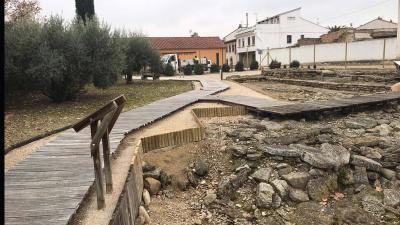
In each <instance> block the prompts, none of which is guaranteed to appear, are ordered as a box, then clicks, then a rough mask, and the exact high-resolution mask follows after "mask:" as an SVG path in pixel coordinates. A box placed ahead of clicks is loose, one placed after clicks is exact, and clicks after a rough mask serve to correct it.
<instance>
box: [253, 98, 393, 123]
mask: <svg viewBox="0 0 400 225" xmlns="http://www.w3.org/2000/svg"><path fill="white" fill-rule="evenodd" d="M388 103H396V104H400V93H395V92H391V93H387V94H376V95H368V96H355V97H351V98H342V99H332V100H326V101H315V102H312V103H297V104H291V105H280V106H272V107H261V108H257V109H255V110H254V111H256V112H258V113H259V114H261V115H263V116H269V117H275V118H311V119H318V117H319V116H323V115H329V114H334V113H339V114H340V113H344V114H345V113H349V112H357V111H363V110H366V109H368V108H377V107H380V106H383V105H385V104H388Z"/></svg>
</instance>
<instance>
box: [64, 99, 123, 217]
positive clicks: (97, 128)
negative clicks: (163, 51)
mask: <svg viewBox="0 0 400 225" xmlns="http://www.w3.org/2000/svg"><path fill="white" fill-rule="evenodd" d="M125 102H126V98H125V96H123V95H120V96H118V97H117V98H115V99H113V100H111V101H110V102H109V103H107V104H106V105H105V106H103V107H101V108H100V109H99V110H97V111H96V112H94V113H92V114H90V115H89V116H87V117H85V118H83V119H82V120H80V121H79V122H77V123H76V124H75V125H73V126H72V128H73V129H74V130H75V131H76V132H79V131H81V130H82V129H83V128H85V127H87V126H89V125H90V134H91V138H92V141H91V142H90V155H91V156H92V158H93V165H94V173H95V184H96V195H97V208H98V209H101V208H104V207H105V198H104V189H103V169H102V166H101V157H100V146H99V145H100V141H101V142H102V144H103V157H104V173H105V180H106V192H107V193H111V192H112V189H113V184H112V172H111V161H110V139H109V134H110V132H111V130H112V128H113V127H114V124H115V122H116V121H117V119H118V117H119V115H120V113H121V112H122V109H123V107H124V105H125ZM99 122H100V124H99Z"/></svg>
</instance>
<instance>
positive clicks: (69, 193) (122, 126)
mask: <svg viewBox="0 0 400 225" xmlns="http://www.w3.org/2000/svg"><path fill="white" fill-rule="evenodd" d="M201 83H202V85H203V88H202V90H194V91H189V92H186V93H183V94H179V95H176V96H173V97H170V98H166V99H163V100H159V101H156V102H153V103H151V104H148V105H145V106H143V107H139V108H136V109H133V110H130V111H128V112H125V113H122V114H121V116H120V117H119V119H118V120H117V122H116V124H115V126H114V129H113V130H112V132H111V133H110V147H111V151H112V152H114V151H115V150H116V149H117V147H118V145H119V143H120V142H121V140H122V139H123V138H124V136H125V134H126V133H128V132H131V131H134V130H136V129H139V128H141V127H143V126H146V125H148V124H150V123H152V122H154V121H156V120H159V119H161V118H164V117H166V116H167V115H169V114H171V113H173V112H175V111H177V110H179V109H181V108H183V107H185V106H187V105H190V104H192V103H194V102H197V101H198V100H199V99H200V98H203V97H205V96H208V95H211V94H215V93H217V92H220V91H223V90H225V89H227V88H228V86H227V85H226V84H224V83H222V82H220V81H213V80H207V81H201ZM90 141H91V138H90V129H89V128H85V129H83V130H82V131H80V132H79V133H75V132H74V131H73V130H72V129H69V130H67V131H65V132H63V133H61V134H60V135H59V136H58V137H57V138H56V139H55V140H53V141H51V142H49V143H48V144H46V145H45V146H43V147H41V148H40V149H38V150H37V151H35V152H33V153H32V154H30V155H29V156H28V157H27V158H26V159H24V160H23V161H21V162H20V163H18V164H17V165H16V166H15V167H13V168H12V169H10V170H8V171H6V172H5V177H4V180H5V193H4V194H5V224H30V225H39V224H40V225H43V224H67V223H68V222H69V220H70V218H71V216H72V215H73V214H74V213H75V212H76V210H77V209H78V207H79V206H80V204H81V202H82V199H83V198H84V196H85V195H86V194H87V193H88V190H89V187H90V186H91V185H92V184H93V181H94V171H93V161H92V159H91V156H90V147H89V146H90Z"/></svg>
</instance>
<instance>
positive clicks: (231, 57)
mask: <svg viewBox="0 0 400 225" xmlns="http://www.w3.org/2000/svg"><path fill="white" fill-rule="evenodd" d="M242 29H243V28H242V26H239V27H238V28H237V29H236V30H234V31H232V32H231V33H230V34H228V35H227V36H225V37H224V44H225V52H226V54H225V57H226V58H225V63H226V64H228V65H229V66H230V67H231V68H233V67H234V66H235V65H236V62H237V61H238V60H237V48H236V47H237V46H236V35H237V34H238V32H239V31H240V30H242Z"/></svg>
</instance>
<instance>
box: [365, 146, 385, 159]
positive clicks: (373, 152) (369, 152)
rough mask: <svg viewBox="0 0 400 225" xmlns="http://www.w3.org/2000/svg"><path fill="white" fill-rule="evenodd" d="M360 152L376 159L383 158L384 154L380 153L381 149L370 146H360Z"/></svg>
mask: <svg viewBox="0 0 400 225" xmlns="http://www.w3.org/2000/svg"><path fill="white" fill-rule="evenodd" d="M360 153H361V155H363V156H365V157H368V158H370V159H374V160H379V159H381V158H382V155H381V154H380V153H379V151H377V150H375V149H373V148H370V147H364V146H363V147H360Z"/></svg>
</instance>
